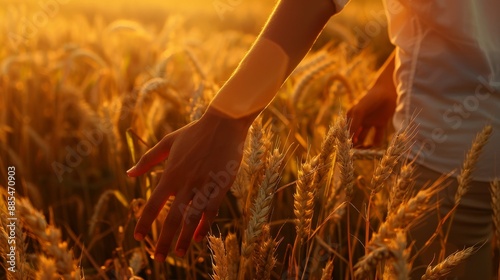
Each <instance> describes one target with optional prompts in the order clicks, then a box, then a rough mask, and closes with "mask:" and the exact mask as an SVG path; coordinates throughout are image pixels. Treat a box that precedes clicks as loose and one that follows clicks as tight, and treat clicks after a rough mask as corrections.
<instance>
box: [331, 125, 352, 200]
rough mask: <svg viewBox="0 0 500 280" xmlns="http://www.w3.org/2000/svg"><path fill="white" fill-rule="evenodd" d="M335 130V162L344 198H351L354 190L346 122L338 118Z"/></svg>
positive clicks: (350, 147)
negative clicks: (343, 190) (338, 170)
mask: <svg viewBox="0 0 500 280" xmlns="http://www.w3.org/2000/svg"><path fill="white" fill-rule="evenodd" d="M335 125H336V127H337V128H336V129H335V146H336V147H337V162H338V166H339V168H340V182H341V185H342V187H343V188H344V189H345V192H346V197H347V198H348V199H350V198H351V196H352V192H353V188H354V162H353V151H352V140H351V138H350V134H349V129H348V125H347V121H346V120H345V118H344V117H339V120H338V121H337V122H336V124H335Z"/></svg>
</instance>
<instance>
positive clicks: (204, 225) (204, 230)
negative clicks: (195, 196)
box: [194, 203, 220, 242]
mask: <svg viewBox="0 0 500 280" xmlns="http://www.w3.org/2000/svg"><path fill="white" fill-rule="evenodd" d="M219 205H220V203H209V205H207V208H205V211H204V212H203V216H202V218H201V221H200V223H199V225H198V228H196V232H195V234H194V241H196V242H200V241H201V240H203V238H205V236H207V234H208V232H209V231H210V228H211V226H212V223H213V221H215V218H216V217H217V213H219Z"/></svg>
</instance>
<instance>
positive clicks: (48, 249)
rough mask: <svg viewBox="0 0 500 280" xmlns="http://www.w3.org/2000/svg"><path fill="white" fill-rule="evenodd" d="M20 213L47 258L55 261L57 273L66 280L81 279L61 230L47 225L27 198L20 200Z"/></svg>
mask: <svg viewBox="0 0 500 280" xmlns="http://www.w3.org/2000/svg"><path fill="white" fill-rule="evenodd" d="M18 211H19V212H18V213H19V215H20V217H21V218H22V222H23V225H24V226H25V227H26V228H27V230H28V231H29V232H30V233H32V237H33V238H35V239H37V240H38V241H39V242H40V245H41V247H42V249H43V250H44V251H45V253H46V254H47V256H49V257H51V258H52V259H54V260H55V262H56V268H57V272H58V273H59V274H60V275H61V276H62V277H63V278H64V279H80V272H79V270H78V267H77V264H76V261H75V260H74V259H73V253H72V251H71V250H69V249H68V243H66V242H64V241H62V239H61V230H60V229H58V228H56V227H55V226H53V225H51V224H47V221H46V220H45V217H44V216H43V214H42V213H40V212H39V211H38V210H36V209H35V208H33V206H32V205H31V203H30V202H29V201H28V200H27V199H25V198H21V199H19V200H18Z"/></svg>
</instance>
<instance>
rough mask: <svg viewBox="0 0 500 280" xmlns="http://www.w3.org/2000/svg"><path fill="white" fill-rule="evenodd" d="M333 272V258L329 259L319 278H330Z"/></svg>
mask: <svg viewBox="0 0 500 280" xmlns="http://www.w3.org/2000/svg"><path fill="white" fill-rule="evenodd" d="M332 273H333V259H331V260H329V261H328V262H327V263H326V265H325V268H323V271H322V273H321V280H331V279H332Z"/></svg>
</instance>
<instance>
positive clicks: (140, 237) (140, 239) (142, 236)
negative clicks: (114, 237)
mask: <svg viewBox="0 0 500 280" xmlns="http://www.w3.org/2000/svg"><path fill="white" fill-rule="evenodd" d="M134 238H135V240H137V241H142V240H143V239H144V235H143V234H142V233H138V232H137V233H135V234H134Z"/></svg>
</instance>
